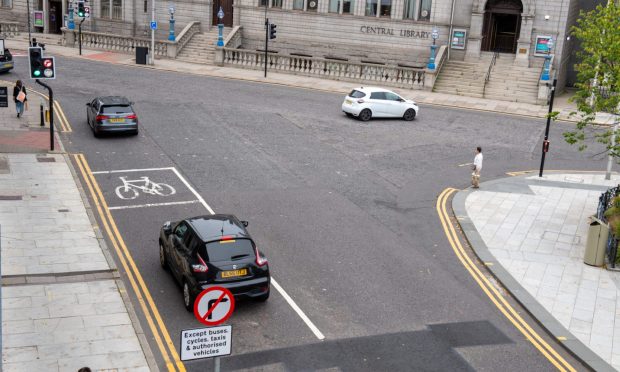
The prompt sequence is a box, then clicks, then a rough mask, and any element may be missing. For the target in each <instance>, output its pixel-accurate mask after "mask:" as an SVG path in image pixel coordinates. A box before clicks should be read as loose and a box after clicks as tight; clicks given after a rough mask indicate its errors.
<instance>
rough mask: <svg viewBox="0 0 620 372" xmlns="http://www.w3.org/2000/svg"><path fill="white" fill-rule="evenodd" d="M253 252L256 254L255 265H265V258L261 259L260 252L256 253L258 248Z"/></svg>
mask: <svg viewBox="0 0 620 372" xmlns="http://www.w3.org/2000/svg"><path fill="white" fill-rule="evenodd" d="M254 251H255V252H256V264H257V265H258V266H265V265H267V259H266V258H265V257H261V255H260V252H258V248H254Z"/></svg>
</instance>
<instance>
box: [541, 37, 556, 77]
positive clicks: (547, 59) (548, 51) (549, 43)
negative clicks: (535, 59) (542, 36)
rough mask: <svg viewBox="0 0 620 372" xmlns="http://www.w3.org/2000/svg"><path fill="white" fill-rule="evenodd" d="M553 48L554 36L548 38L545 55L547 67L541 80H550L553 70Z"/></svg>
mask: <svg viewBox="0 0 620 372" xmlns="http://www.w3.org/2000/svg"><path fill="white" fill-rule="evenodd" d="M551 48H553V37H550V38H549V40H547V55H546V56H545V67H544V69H543V73H542V76H541V77H540V80H549V72H550V70H551Z"/></svg>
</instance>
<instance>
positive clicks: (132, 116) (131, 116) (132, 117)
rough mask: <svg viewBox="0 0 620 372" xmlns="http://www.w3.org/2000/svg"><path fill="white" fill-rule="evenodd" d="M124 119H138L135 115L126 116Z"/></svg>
mask: <svg viewBox="0 0 620 372" xmlns="http://www.w3.org/2000/svg"><path fill="white" fill-rule="evenodd" d="M125 118H126V119H134V120H135V119H137V118H138V115H136V114H131V115H127V116H125Z"/></svg>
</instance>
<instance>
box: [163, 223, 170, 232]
mask: <svg viewBox="0 0 620 372" xmlns="http://www.w3.org/2000/svg"><path fill="white" fill-rule="evenodd" d="M163 229H164V234H166V235H168V234H170V233H171V232H172V225H171V224H170V221H166V222H165V223H164V227H163Z"/></svg>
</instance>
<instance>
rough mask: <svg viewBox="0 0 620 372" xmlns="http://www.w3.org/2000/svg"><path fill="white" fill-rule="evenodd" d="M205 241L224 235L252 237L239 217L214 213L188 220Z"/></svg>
mask: <svg viewBox="0 0 620 372" xmlns="http://www.w3.org/2000/svg"><path fill="white" fill-rule="evenodd" d="M186 221H187V222H188V223H189V224H190V225H191V226H192V228H193V229H194V231H195V232H196V234H198V237H199V238H200V239H202V241H203V242H208V241H213V240H218V238H219V237H222V236H232V237H234V238H248V239H251V238H250V234H249V233H248V231H247V230H246V229H245V226H243V224H242V223H241V221H239V219H238V218H237V217H235V216H234V215H232V214H213V215H206V216H198V217H192V218H188V219H187V220H186Z"/></svg>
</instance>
